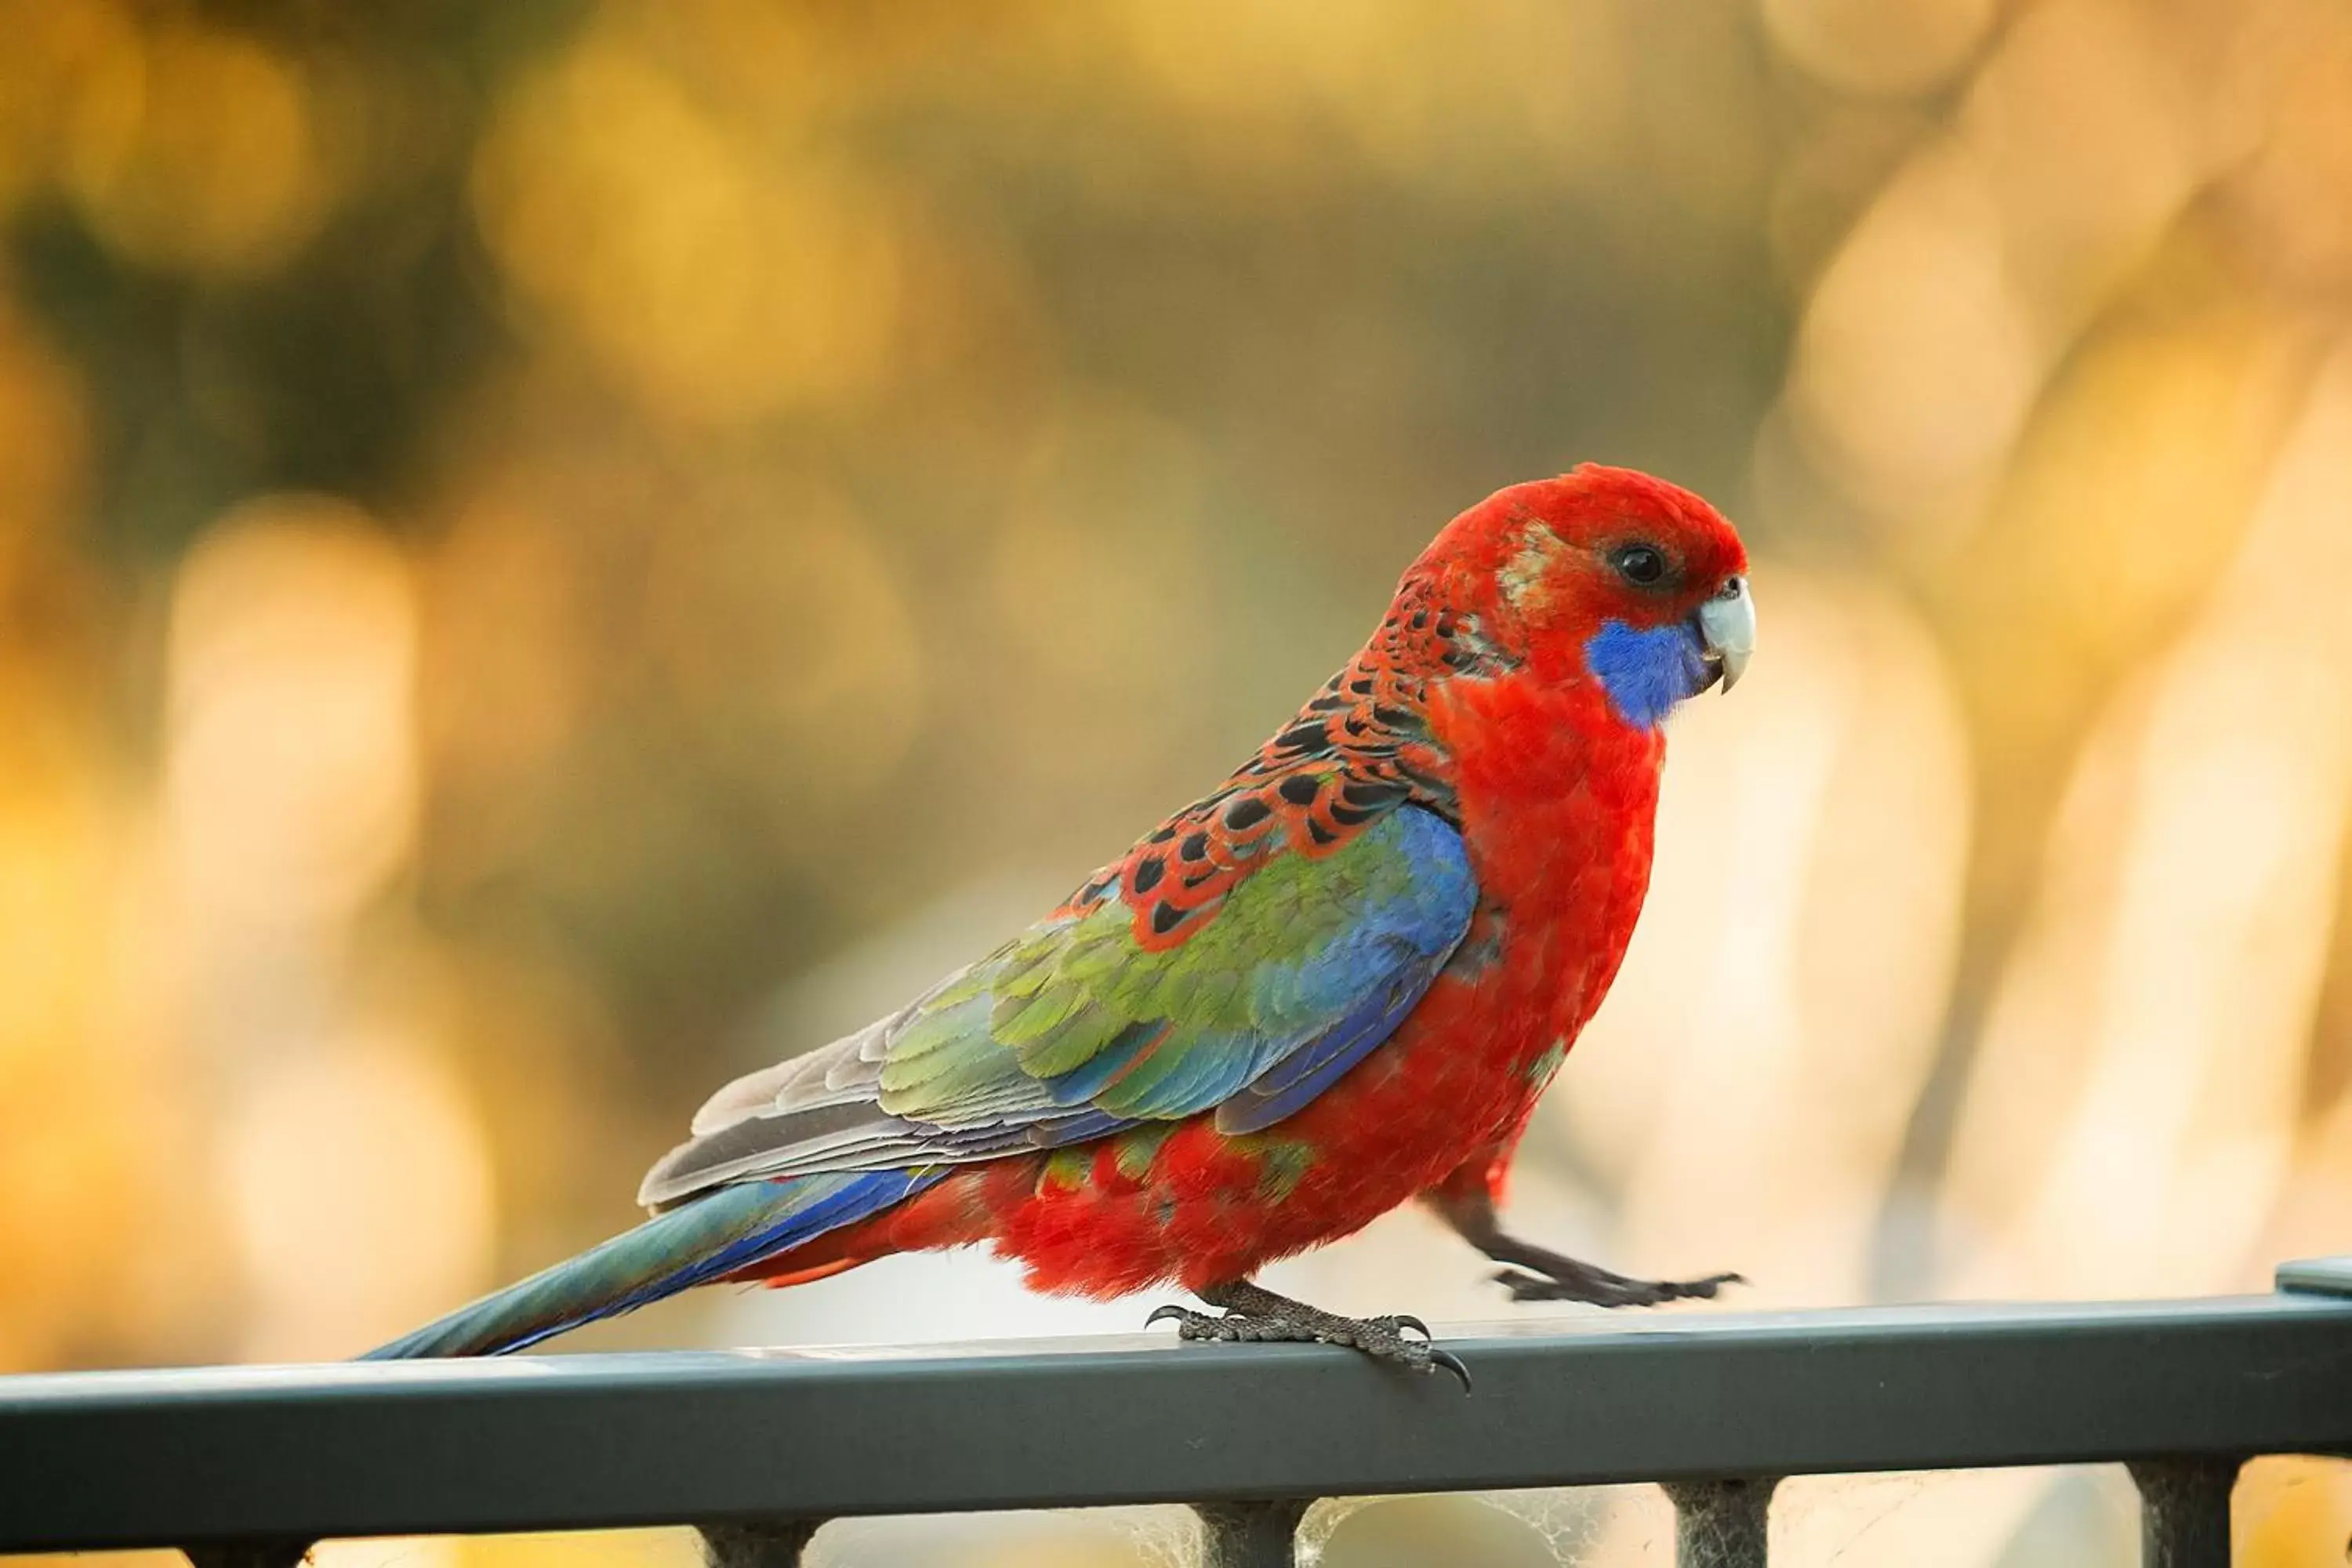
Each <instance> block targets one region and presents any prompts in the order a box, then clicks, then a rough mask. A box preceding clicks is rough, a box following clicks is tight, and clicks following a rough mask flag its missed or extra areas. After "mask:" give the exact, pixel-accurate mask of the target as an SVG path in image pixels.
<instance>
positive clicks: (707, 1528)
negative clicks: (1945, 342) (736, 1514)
mask: <svg viewBox="0 0 2352 1568" xmlns="http://www.w3.org/2000/svg"><path fill="white" fill-rule="evenodd" d="M823 1522H824V1521H822V1520H814V1519H788V1520H783V1521H778V1522H774V1523H760V1524H706V1525H702V1526H700V1527H699V1530H698V1533H699V1534H700V1535H701V1537H702V1560H703V1561H704V1562H705V1563H709V1565H710V1568H800V1563H801V1553H802V1552H805V1551H806V1550H808V1543H809V1540H810V1538H811V1537H813V1536H814V1535H815V1534H816V1529H817V1526H818V1525H819V1524H821V1523H823Z"/></svg>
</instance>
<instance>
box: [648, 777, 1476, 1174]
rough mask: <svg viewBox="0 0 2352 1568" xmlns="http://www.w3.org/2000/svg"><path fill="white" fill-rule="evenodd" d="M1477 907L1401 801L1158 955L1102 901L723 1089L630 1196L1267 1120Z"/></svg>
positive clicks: (1284, 868)
mask: <svg viewBox="0 0 2352 1568" xmlns="http://www.w3.org/2000/svg"><path fill="white" fill-rule="evenodd" d="M1475 901H1476V888H1475V883H1474V882H1473V880H1472V878H1471V874H1470V869H1469V864H1468V859H1467V857H1466V855H1465V852H1464V850H1463V847H1462V841H1461V837H1460V835H1459V834H1458V833H1456V832H1455V830H1454V828H1453V827H1452V826H1449V825H1447V824H1446V823H1445V822H1444V821H1443V820H1442V819H1441V818H1439V817H1436V816H1433V815H1431V814H1429V813H1427V812H1424V811H1422V810H1420V809H1418V808H1416V807H1411V806H1405V807H1401V808H1399V809H1396V810H1393V811H1391V812H1389V813H1387V814H1386V815H1384V816H1381V818H1379V819H1378V820H1376V821H1374V822H1372V823H1371V824H1370V825H1369V826H1366V827H1365V829H1364V830H1363V831H1362V832H1361V833H1360V834H1358V835H1357V836H1356V837H1352V838H1350V839H1349V840H1348V841H1347V842H1345V843H1344V844H1342V845H1341V846H1339V847H1338V848H1336V849H1334V850H1332V851H1331V852H1330V853H1328V854H1327V855H1322V856H1318V857H1311V858H1310V857H1308V856H1305V855H1301V854H1297V853H1295V852H1288V851H1283V850H1277V851H1276V852H1274V853H1271V854H1268V855H1266V856H1265V857H1264V858H1262V859H1260V860H1259V861H1258V862H1257V863H1256V864H1255V866H1254V867H1253V868H1252V869H1251V873H1250V875H1248V876H1247V877H1246V878H1244V879H1242V880H1241V881H1240V882H1238V883H1237V884H1235V885H1234V888H1233V889H1232V890H1231V891H1230V892H1229V893H1228V894H1227V895H1226V896H1225V898H1224V899H1223V901H1222V902H1221V903H1220V904H1219V905H1218V906H1217V907H1216V908H1215V909H1214V910H1213V911H1210V912H1209V913H1207V914H1206V915H1205V916H1203V917H1202V918H1201V919H1199V920H1198V921H1196V922H1195V923H1194V924H1193V925H1192V928H1191V929H1190V931H1188V932H1187V934H1186V936H1185V937H1184V939H1183V940H1182V941H1181V942H1177V943H1175V944H1174V945H1172V946H1168V947H1163V948H1158V949H1151V948H1147V947H1145V946H1144V945H1143V944H1142V943H1140V942H1138V941H1137V939H1136V935H1135V925H1134V914H1133V911H1132V910H1130V909H1129V908H1128V907H1127V906H1126V905H1125V904H1124V903H1122V902H1121V901H1120V900H1118V899H1116V898H1113V899H1108V900H1103V901H1101V902H1099V903H1097V904H1095V905H1094V906H1092V907H1090V908H1088V909H1086V910H1082V911H1080V912H1076V913H1068V914H1064V915H1061V916H1058V917H1056V918H1055V919H1052V920H1048V921H1043V922H1041V923H1039V924H1037V925H1035V926H1033V927H1031V928H1030V929H1029V930H1028V931H1024V932H1023V933H1022V934H1021V935H1020V936H1018V937H1016V938H1014V939H1013V941H1012V942H1007V943H1006V944H1005V945H1004V946H1003V947H1001V948H999V949H998V950H997V951H996V952H993V953H992V954H990V955H989V956H988V957H987V958H985V959H983V960H982V961H981V962H980V963H976V964H974V965H972V966H971V968H969V969H966V970H964V971H962V972H961V973H957V974H955V975H952V976H950V977H949V978H948V979H947V980H945V981H943V982H941V983H940V985H938V986H937V987H935V988H934V989H933V990H932V991H931V992H930V993H929V994H927V995H925V996H924V997H923V998H921V999H920V1000H919V1001H918V1002H916V1003H915V1004H914V1005H911V1006H910V1007H908V1008H907V1009H906V1010H905V1011H904V1012H902V1013H900V1014H898V1015H896V1016H893V1017H891V1018H888V1019H886V1020H883V1021H882V1022H881V1023H879V1024H877V1025H875V1026H872V1027H870V1028H868V1029H866V1030H864V1031H861V1032H860V1033H859V1034H857V1035H854V1036H851V1037H848V1038H847V1039H845V1040H841V1041H837V1042H835V1044H834V1045H832V1046H830V1047H825V1048H824V1049H823V1050H821V1051H818V1052H814V1053H811V1054H810V1055H809V1056H807V1057H803V1058H795V1059H793V1060H791V1061H787V1062H784V1063H782V1064H781V1065H780V1066H778V1067H776V1068H770V1069H767V1070H766V1071H765V1072H762V1073H758V1074H753V1075H752V1076H751V1077H750V1078H748V1079H743V1080H740V1082H739V1083H737V1084H735V1085H731V1086H730V1088H728V1089H724V1090H722V1091H720V1093H719V1096H718V1097H717V1098H716V1099H714V1100H713V1101H712V1102H711V1106H710V1107H708V1108H706V1111H705V1114H704V1116H702V1117H698V1119H697V1121H696V1126H697V1130H698V1132H699V1133H700V1134H701V1135H700V1136H698V1137H697V1138H696V1139H695V1140H694V1141H693V1142H688V1143H687V1144H684V1145H682V1146H681V1147H680V1148H678V1149H677V1150H676V1151H674V1152H672V1153H671V1154H670V1155H669V1156H668V1157H667V1159H665V1160H664V1161H663V1162H662V1163H660V1164H659V1165H656V1167H655V1169H654V1171H653V1172H652V1173H651V1174H649V1175H648V1176H647V1178H646V1187H645V1190H644V1193H643V1194H642V1195H643V1196H644V1198H645V1199H646V1201H647V1202H649V1203H656V1204H660V1203H670V1202H675V1201H677V1199H678V1198H680V1197H683V1196H686V1195H689V1194H692V1193H694V1192H698V1191H701V1190H704V1189H706V1188H708V1187H710V1186H715V1185H719V1184H725V1183H728V1182H733V1181H743V1180H750V1179H753V1178H757V1177H765V1176H777V1175H803V1174H807V1173H813V1172H817V1171H828V1170H834V1171H838V1170H851V1169H866V1170H872V1169H880V1168H887V1167H901V1166H913V1165H919V1164H926V1163H956V1162H961V1161H966V1160H972V1159H982V1158H987V1157H989V1156H991V1155H992V1154H997V1153H1002V1152H1006V1151H1007V1150H1008V1149H1010V1148H1013V1147H1016V1146H1025V1147H1030V1148H1035V1147H1040V1146H1051V1145H1053V1144H1055V1143H1057V1142H1068V1141H1069V1140H1070V1139H1072V1138H1076V1137H1086V1136H1096V1135H1099V1134H1101V1133H1103V1132H1106V1131H1112V1130H1114V1129H1116V1128H1118V1127H1121V1126H1127V1125H1132V1124H1134V1123H1136V1122H1141V1121H1172V1120H1176V1119H1181V1118H1183V1117H1187V1116H1192V1115H1196V1114H1198V1113H1200V1112H1202V1111H1204V1110H1212V1109H1215V1108H1217V1107H1219V1106H1222V1105H1225V1104H1227V1102H1229V1101H1234V1102H1235V1103H1237V1104H1239V1103H1242V1102H1244V1101H1245V1102H1246V1103H1247V1104H1248V1105H1249V1106H1250V1107H1251V1108H1252V1109H1251V1110H1249V1111H1248V1112H1247V1114H1248V1116H1249V1117H1250V1118H1252V1119H1253V1120H1251V1121H1249V1122H1248V1124H1249V1125H1252V1126H1256V1125H1265V1124H1266V1122H1267V1121H1271V1120H1276V1119H1278V1118H1279V1116H1281V1115H1286V1114H1288V1113H1289V1110H1295V1109H1296V1106H1297V1103H1303V1100H1304V1099H1306V1098H1311V1096H1312V1095H1313V1094H1314V1093H1315V1092H1318V1091H1319V1089H1320V1088H1321V1087H1322V1085H1323V1083H1325V1082H1328V1079H1329V1078H1330V1077H1331V1076H1333V1075H1335V1074H1336V1073H1337V1072H1338V1071H1341V1070H1344V1069H1345V1068H1346V1067H1347V1066H1349V1065H1351V1064H1352V1062H1353V1061H1354V1060H1355V1059H1357V1058H1359V1057H1360V1056H1361V1055H1362V1053H1363V1052H1364V1051H1366V1050H1369V1049H1370V1048H1371V1047H1373V1046H1375V1045H1377V1044H1378V1043H1379V1040H1380V1039H1381V1038H1382V1037H1385V1036H1386V1035H1387V1033H1388V1032H1389V1030H1391V1029H1392V1028H1393V1027H1394V1026H1395V1025H1396V1023H1397V1022H1398V1020H1399V1019H1400V1018H1402V1016H1403V1014H1404V1013H1405V1012H1407V1011H1409V1010H1410V1008H1411V1005H1412V1003H1413V1002H1414V1001H1416V1000H1418V998H1419V996H1420V994H1421V992H1422V991H1423V989H1425V988H1426V987H1427V985H1428V984H1430V982H1431V981H1432V979H1433V978H1434V976H1435V975H1436V973H1437V972H1438V970H1439V969H1440V968H1441V967H1442V966H1443V965H1444V961H1445V959H1446V957H1447V956H1448V955H1449V954H1450V953H1451V952H1453V950H1454V946H1455V945H1456V944H1457V943H1458V942H1460V941H1461V939H1462V936H1463V933H1464V932H1465V931H1466V930H1467V929H1468V927H1469V921H1470V914H1471V910H1472V909H1473V907H1474V906H1475ZM1269 1086H1271V1087H1269ZM1253 1095H1254V1096H1255V1098H1254V1099H1253V1098H1251V1097H1252V1096H1253ZM1234 1114H1239V1112H1235V1113H1234Z"/></svg>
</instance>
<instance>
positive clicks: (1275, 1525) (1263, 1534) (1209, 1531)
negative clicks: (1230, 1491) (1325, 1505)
mask: <svg viewBox="0 0 2352 1568" xmlns="http://www.w3.org/2000/svg"><path fill="white" fill-rule="evenodd" d="M1192 1511H1193V1512H1194V1513H1197V1514H1199V1515H1200V1516H1201V1538H1202V1553H1201V1559H1202V1568H1292V1564H1293V1563H1296V1562H1297V1560H1298V1521H1300V1520H1302V1519H1304V1518H1306V1517H1307V1500H1306V1499H1304V1498H1281V1499H1278V1500H1276V1501H1273V1502H1196V1503H1194V1504H1193V1505H1192Z"/></svg>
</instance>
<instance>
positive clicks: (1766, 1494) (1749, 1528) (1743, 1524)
mask: <svg viewBox="0 0 2352 1568" xmlns="http://www.w3.org/2000/svg"><path fill="white" fill-rule="evenodd" d="M1779 1484H1780V1482H1779V1481H1778V1480H1777V1479H1774V1478H1772V1477H1769V1476H1742V1477H1737V1478H1734V1479H1730V1480H1726V1481H1668V1482H1666V1483H1665V1489H1666V1496H1667V1497H1669V1498H1671V1499H1672V1500H1674V1505H1675V1568H1764V1565H1765V1563H1766V1562H1767V1561H1768V1557H1767V1550H1768V1548H1767V1545H1766V1525H1767V1522H1768V1521H1769V1517H1770V1515H1771V1510H1772V1489H1773V1488H1774V1487H1776V1486H1778V1485H1779Z"/></svg>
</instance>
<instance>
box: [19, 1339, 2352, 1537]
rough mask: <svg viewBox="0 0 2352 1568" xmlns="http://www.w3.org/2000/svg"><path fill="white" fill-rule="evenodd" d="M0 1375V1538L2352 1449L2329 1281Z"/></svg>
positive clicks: (627, 1519)
mask: <svg viewBox="0 0 2352 1568" xmlns="http://www.w3.org/2000/svg"><path fill="white" fill-rule="evenodd" d="M1443 1337H1444V1339H1445V1341H1446V1342H1447V1343H1448V1345H1449V1346H1450V1347H1451V1348H1453V1349H1454V1350H1456V1351H1457V1352H1459V1353H1460V1354H1461V1355H1462V1356H1463V1358H1464V1360H1465V1361H1466V1362H1467V1363H1469V1365H1470V1367H1471V1369H1472V1371H1473V1372H1474V1373H1475V1376H1476V1379H1477V1384H1476V1391H1475V1394H1473V1395H1471V1396H1470V1397H1467V1398H1465V1397H1464V1396H1463V1395H1462V1394H1461V1393H1460V1392H1459V1391H1458V1389H1456V1387H1455V1386H1454V1384H1453V1382H1452V1381H1451V1380H1450V1379H1445V1378H1420V1377H1412V1376H1410V1375H1407V1374H1403V1373H1396V1372H1394V1371H1392V1370H1390V1369H1386V1368H1382V1367H1378V1366H1374V1365H1371V1364H1369V1363H1365V1362H1364V1361H1363V1360H1362V1359H1361V1358H1360V1357H1357V1356H1354V1355H1352V1354H1350V1353H1349V1352H1342V1351H1337V1350H1329V1349H1326V1348H1323V1347H1319V1346H1311V1345H1262V1346H1255V1345H1254V1346H1223V1345H1219V1346H1178V1345H1176V1344H1174V1343H1172V1342H1170V1341H1168V1340H1166V1339H1159V1338H1151V1339H1147V1338H1144V1337H1141V1336H1136V1337H1128V1338H1118V1339H1110V1340H1079V1341H1038V1342H1030V1341H1024V1342H1013V1343H999V1344H993V1345H985V1346H982V1345H958V1346H950V1347H936V1348H927V1349H922V1350H908V1351H774V1352H677V1353H665V1354H638V1355H580V1356H547V1357H518V1358H514V1359H510V1360H506V1361H496V1362H443V1363H389V1364H387V1363H363V1364H361V1363H354V1364H336V1365H326V1366H302V1367H268V1368H264V1367H255V1368H244V1367H239V1368H194V1369H187V1370H182V1371H161V1372H126V1373H69V1374H57V1375H38V1376H25V1377H14V1378H0V1474H5V1475H6V1476H7V1477H8V1483H7V1485H6V1486H5V1487H0V1552H16V1551H32V1550H52V1549H70V1548H98V1547H109V1546H131V1545H160V1544H176V1543H184V1542H202V1541H224V1540H235V1539H251V1538H259V1537H279V1536H287V1537H303V1538H310V1537H317V1536H333V1535H366V1534H411V1533H429V1532H438V1531H459V1532H472V1531H504V1530H531V1529H564V1528H590V1527H600V1526H620V1525H632V1524H649V1523H666V1522H667V1523H686V1522H694V1523H709V1522H714V1521H729V1520H751V1519H759V1518H783V1517H830V1516H834V1515H840V1514H856V1513H914V1512H928V1511H941V1510H963V1509H1000V1508H1022V1507H1041V1506H1088V1505H1096V1504H1107V1503H1121V1502H1152V1501H1175V1500H1210V1499H1258V1498H1275V1497H1318V1496H1332V1495H1363V1494H1370V1493H1379V1492H1395V1491H1427V1490H1474V1489H1488V1488H1507V1487H1529V1486H1564V1485H1580V1484H1597V1483H1603V1482H1610V1481H1619V1480H1634V1479H1648V1480H1664V1479H1683V1478H1691V1477H1706V1476H1727V1475H1747V1474H1756V1475H1789V1474H1804V1473H1814V1472H1823V1471H1861V1470H1881V1469H1915V1468H1945V1467H1980V1466H1991V1465H2013V1464H2047V1463H2064V1462H2074V1461H2090V1460H2107V1459H2131V1458H2146V1457H2150V1456H2158V1455H2221V1456H2237V1455H2243V1454H2252V1453H2280V1452H2313V1453H2352V1300H2331V1299H2328V1298H2326V1297H2322V1296H2315V1295H2285V1294H2283V1295H2275V1296H2244V1297H2224V1298H2216V1299H2210V1300H2186V1301H2161V1302H2128V1303H2116V1304H2093V1305H2085V1304H2064V1305H2042V1304H2033V1305H2017V1306H1976V1305H1959V1306H1933V1307H1904V1308H1885V1309H1874V1310H1858V1311H1836V1312H1797V1313H1717V1312H1685V1313H1676V1314H1665V1315H1657V1316H1651V1317H1644V1318H1639V1319H1632V1318H1618V1317H1608V1318H1602V1317H1599V1316H1598V1315H1594V1316H1591V1317H1584V1318H1579V1319H1575V1320H1565V1321H1564V1320H1559V1319H1553V1320H1549V1321H1517V1322H1514V1323H1510V1324H1500V1325H1477V1326H1475V1327H1470V1328H1460V1329H1454V1330H1450V1331H1444V1332H1443Z"/></svg>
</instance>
